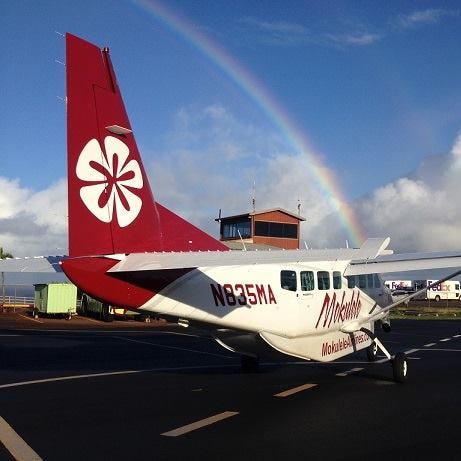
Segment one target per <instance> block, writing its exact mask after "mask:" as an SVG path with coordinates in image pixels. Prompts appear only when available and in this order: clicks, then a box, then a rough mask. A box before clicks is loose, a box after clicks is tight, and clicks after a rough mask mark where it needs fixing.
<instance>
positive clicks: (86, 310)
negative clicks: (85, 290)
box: [80, 295, 88, 317]
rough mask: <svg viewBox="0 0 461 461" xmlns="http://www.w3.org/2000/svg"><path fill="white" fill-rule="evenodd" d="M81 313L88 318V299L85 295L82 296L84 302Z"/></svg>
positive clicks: (81, 305)
mask: <svg viewBox="0 0 461 461" xmlns="http://www.w3.org/2000/svg"><path fill="white" fill-rule="evenodd" d="M80 313H81V315H83V316H85V317H88V298H87V297H86V296H85V295H82V300H81V302H80Z"/></svg>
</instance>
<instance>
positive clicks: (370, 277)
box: [367, 274, 373, 288]
mask: <svg viewBox="0 0 461 461" xmlns="http://www.w3.org/2000/svg"><path fill="white" fill-rule="evenodd" d="M367 287H368V288H373V274H368V275H367Z"/></svg>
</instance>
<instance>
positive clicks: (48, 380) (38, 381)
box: [0, 370, 153, 389]
mask: <svg viewBox="0 0 461 461" xmlns="http://www.w3.org/2000/svg"><path fill="white" fill-rule="evenodd" d="M146 371H151V370H125V371H111V372H107V373H93V374H88V375H74V376H61V377H58V378H46V379H35V380H33V381H19V382H16V383H9V384H1V385H0V389H7V388H9V387H19V386H29V385H30V384H42V383H52V382H55V381H70V380H72V379H84V378H98V377H100V376H115V375H130V374H134V373H145V372H146ZM152 371H153V370H152Z"/></svg>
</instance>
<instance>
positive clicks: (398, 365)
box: [392, 352, 408, 383]
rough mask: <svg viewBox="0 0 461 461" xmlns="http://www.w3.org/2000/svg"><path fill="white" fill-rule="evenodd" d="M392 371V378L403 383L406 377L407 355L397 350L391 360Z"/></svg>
mask: <svg viewBox="0 0 461 461" xmlns="http://www.w3.org/2000/svg"><path fill="white" fill-rule="evenodd" d="M392 371H393V372H394V380H395V381H397V382H398V383H403V382H404V381H405V380H406V379H407V372H408V363H407V357H406V355H405V354H404V353H403V352H397V354H395V357H394V358H393V360H392Z"/></svg>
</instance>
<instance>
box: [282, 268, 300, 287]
mask: <svg viewBox="0 0 461 461" xmlns="http://www.w3.org/2000/svg"><path fill="white" fill-rule="evenodd" d="M280 286H281V287H282V288H283V289H284V290H290V291H296V272H294V271H281V272H280Z"/></svg>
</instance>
